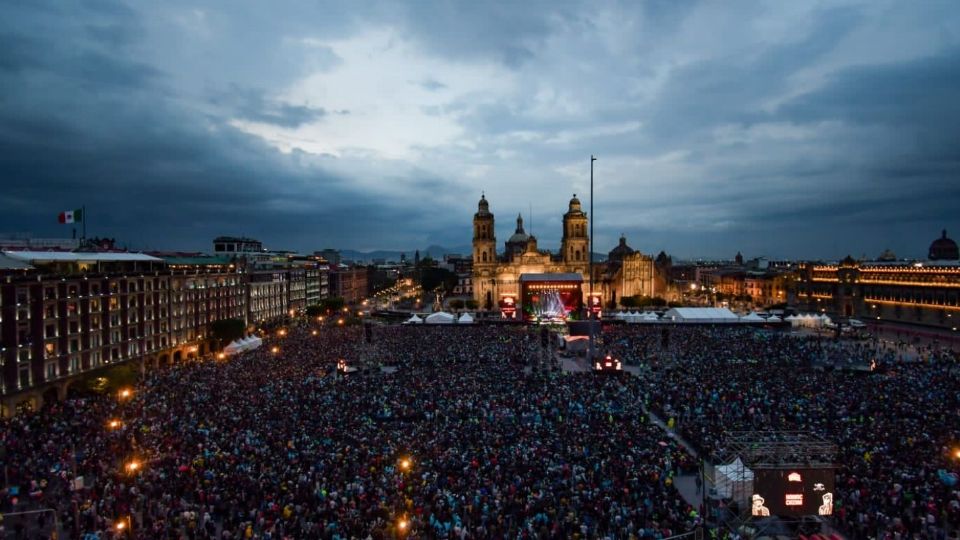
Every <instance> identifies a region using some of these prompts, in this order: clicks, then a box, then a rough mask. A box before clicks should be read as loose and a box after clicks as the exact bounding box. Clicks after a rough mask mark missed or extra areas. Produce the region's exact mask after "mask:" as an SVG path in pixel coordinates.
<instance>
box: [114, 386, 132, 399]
mask: <svg viewBox="0 0 960 540" xmlns="http://www.w3.org/2000/svg"><path fill="white" fill-rule="evenodd" d="M117 395H118V396H119V397H120V399H122V400H123V399H129V398H130V396H132V395H133V390H130V389H129V388H123V389H121V390H120V391H119V392H118V393H117Z"/></svg>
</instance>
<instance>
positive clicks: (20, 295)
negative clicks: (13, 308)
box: [17, 289, 30, 304]
mask: <svg viewBox="0 0 960 540" xmlns="http://www.w3.org/2000/svg"><path fill="white" fill-rule="evenodd" d="M29 301H30V291H29V290H28V289H17V303H18V304H26V303H27V302H29Z"/></svg>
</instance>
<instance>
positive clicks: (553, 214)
mask: <svg viewBox="0 0 960 540" xmlns="http://www.w3.org/2000/svg"><path fill="white" fill-rule="evenodd" d="M788 8H798V11H799V12H800V13H793V12H791V13H783V14H781V13H780V11H786V10H787V9H788ZM956 11H957V10H956V8H955V6H951V5H950V4H942V5H941V4H937V5H933V4H915V5H911V6H907V7H901V5H898V4H896V3H893V4H883V3H882V2H878V3H869V4H866V5H862V4H861V5H854V6H853V7H847V6H841V7H835V8H834V7H829V6H828V8H827V9H819V8H816V9H814V8H811V7H805V6H803V5H799V6H798V5H796V4H789V5H788V4H778V3H773V4H762V3H749V4H745V3H744V4H740V3H737V2H728V3H723V4H712V3H699V2H672V1H669V2H643V3H637V2H631V1H626V2H565V1H564V2H453V1H436V2H373V1H371V2H358V3H344V2H331V3H324V2H321V3H316V2H312V1H304V2H292V3H282V4H275V3H257V2H251V3H235V4H234V3H231V4H230V5H229V6H223V5H219V6H212V5H203V4H196V3H195V2H186V1H184V2H180V1H176V0H174V1H171V2H164V3H153V4H125V3H119V2H112V1H110V0H96V1H90V2H84V3H81V4H67V3H61V2H54V1H50V2H43V1H39V0H38V1H36V2H16V3H11V4H9V5H6V6H5V7H4V17H2V18H0V182H2V184H3V189H2V190H0V205H2V208H3V210H4V211H3V212H2V213H0V232H2V231H24V230H26V231H29V232H33V233H35V234H36V235H38V236H43V235H50V236H53V235H58V234H66V233H65V230H66V229H64V228H58V226H57V225H56V224H55V223H54V218H55V216H56V214H57V213H58V212H60V211H62V210H65V209H68V208H74V207H77V206H79V205H80V204H84V203H85V204H86V205H87V209H88V215H89V217H90V220H91V221H90V224H89V225H90V228H91V231H90V232H92V233H93V234H105V235H108V236H117V237H118V238H121V239H123V240H125V241H127V242H129V243H132V244H133V245H135V246H138V247H151V248H156V249H164V248H171V249H175V248H180V249H207V248H208V247H209V240H210V239H211V238H212V237H213V236H216V235H219V234H245V235H249V236H255V237H259V238H261V239H262V240H264V241H265V242H267V244H268V245H271V246H276V247H284V248H290V249H314V248H320V247H327V246H333V247H356V248H365V247H370V248H374V247H376V248H398V249H412V248H416V247H420V248H422V247H424V246H425V245H426V244H427V243H439V244H445V245H448V246H462V245H463V244H465V243H466V242H468V240H466V239H467V238H469V235H470V223H469V216H470V215H471V214H472V212H473V211H474V210H475V205H476V199H477V197H478V196H479V191H480V190H481V189H485V188H486V189H488V193H487V195H488V198H490V199H491V200H493V201H495V202H494V204H495V208H494V211H495V212H497V213H498V215H500V216H501V222H500V225H501V230H500V231H498V232H500V233H501V234H502V233H503V232H505V231H507V230H508V229H512V227H513V224H512V216H513V215H514V214H515V212H516V211H517V210H523V211H524V212H525V211H526V207H527V203H528V202H529V201H530V200H533V201H534V204H535V205H536V206H537V208H536V213H537V214H538V217H537V223H538V236H540V237H541V240H542V241H543V244H544V247H551V246H553V247H555V246H556V244H557V243H558V240H559V239H558V235H559V230H560V229H559V226H558V220H559V214H560V213H561V212H562V210H563V207H564V206H565V204H566V199H567V198H568V197H569V194H570V193H572V192H573V191H575V190H576V191H578V192H580V191H581V190H582V189H583V188H584V187H585V184H586V178H588V176H587V174H588V173H587V171H588V170H589V169H588V166H584V167H581V165H582V164H581V163H580V161H577V162H576V164H575V165H570V164H571V162H572V161H576V160H580V156H589V155H590V154H591V153H595V154H598V155H599V156H600V161H599V162H598V185H599V186H601V187H603V188H607V189H608V190H609V191H600V192H598V202H599V204H598V206H597V216H598V220H597V223H596V224H597V228H598V230H597V233H598V242H597V244H598V245H597V248H598V251H605V250H606V249H608V248H609V247H611V246H612V244H613V243H615V241H616V235H617V234H619V233H620V232H626V233H627V235H628V237H629V238H630V240H631V245H633V246H634V247H637V248H640V249H643V250H644V251H652V252H656V251H659V250H660V249H666V250H667V251H668V252H672V253H675V254H678V255H681V256H684V255H704V256H716V255H730V254H732V253H735V252H736V250H737V249H741V250H743V251H744V253H745V254H747V255H751V253H749V250H754V253H753V254H765V255H769V256H825V257H830V256H842V255H845V254H846V253H848V252H849V253H854V254H859V253H861V252H867V253H869V254H875V253H878V252H879V251H880V250H882V249H884V248H886V247H892V248H894V249H895V251H897V252H898V253H900V254H901V255H921V254H922V252H923V250H924V249H925V247H926V244H927V243H928V237H929V238H932V237H933V236H936V235H937V233H938V231H939V230H940V228H942V227H944V226H946V227H947V228H948V229H951V230H952V229H954V228H957V229H960V226H956V225H955V224H957V219H956V218H955V208H956V207H957V205H958V204H960V188H958V182H960V156H958V146H957V141H958V140H960V132H958V131H960V128H958V126H960V104H958V103H960V100H958V99H957V98H956V96H958V95H960V77H958V76H957V73H960V52H958V49H957V43H956V41H957V39H956V37H955V36H956V33H955V31H953V30H951V28H953V27H955V26H956V25H954V24H952V22H953V21H955V20H956V18H957V17H956ZM918 28H919V29H921V30H922V31H917V29H918ZM754 33H756V34H757V35H758V36H760V35H761V34H762V37H754V36H753V34H754ZM384 35H386V36H387V37H386V38H382V36H384ZM370 36H374V37H372V38H371V37H370ZM377 36H381V38H382V39H383V41H382V43H381V42H376V41H375V39H381V38H378V37H377ZM363 39H371V40H374V42H375V43H376V44H377V46H379V47H381V48H380V49H378V48H376V47H375V46H371V47H366V48H365V44H364V43H363V42H362V41H363ZM351 40H355V41H351ZM345 41H346V42H349V43H348V44H347V45H344V44H343V43H344V42H345ZM888 41H892V42H895V43H897V44H898V47H897V51H895V52H899V51H900V50H901V49H902V50H907V49H909V50H911V51H913V52H911V53H910V54H904V55H902V56H898V57H896V58H886V57H885V56H884V55H871V54H869V50H870V49H871V46H878V47H879V46H881V45H883V44H884V43H886V42H888ZM398 43H400V44H401V45H397V44H398ZM408 43H412V44H415V45H416V46H415V47H414V46H409V47H408V46H407V44H408ZM851 43H852V45H851ZM395 46H396V47H397V48H399V49H401V50H402V51H403V54H408V55H409V56H403V55H399V56H397V57H396V58H400V59H401V60H399V61H405V62H408V64H406V65H384V64H377V63H375V62H374V63H372V64H371V65H372V66H373V67H372V68H370V69H379V70H384V71H388V70H391V69H396V70H397V71H398V72H399V75H397V78H396V79H394V82H395V84H394V85H393V86H391V87H388V88H381V87H378V86H377V85H378V84H381V83H380V82H379V81H378V80H377V79H375V78H374V77H369V78H368V76H370V75H371V73H369V72H367V73H359V74H358V73H356V71H363V70H356V69H354V72H353V73H352V74H351V75H350V76H349V77H347V78H346V79H343V80H346V81H347V82H346V83H343V82H341V79H337V78H336V77H334V76H332V75H331V74H336V73H338V70H344V71H350V69H348V68H352V67H353V66H351V65H347V62H348V60H345V59H346V58H351V59H352V60H349V61H352V62H357V61H358V58H361V59H363V58H366V57H364V56H363V55H359V54H358V53H357V50H362V51H364V52H365V54H366V55H367V56H376V55H377V54H379V53H380V52H382V51H385V50H390V49H392V48H394V47H395ZM338 47H339V48H338ZM351 47H353V49H351ZM369 51H374V52H369ZM865 51H866V52H865ZM351 54H352V56H351ZM384 54H385V53H384ZM341 55H342V56H341ZM375 59H376V58H374V60H375ZM421 66H430V69H420V70H417V69H416V68H418V67H421ZM437 66H439V67H437ZM444 66H446V69H444ZM491 66H493V67H491ZM475 71H476V72H482V73H493V74H495V75H493V76H491V77H490V78H491V80H490V81H485V82H488V83H490V88H487V87H484V86H482V85H481V86H479V87H476V86H471V85H472V84H476V83H475V82H474V81H471V80H469V79H470V75H471V74H472V73H474V72H475ZM327 75H331V76H330V77H327V78H324V77H323V76H327ZM310 77H317V78H318V79H319V80H322V84H321V83H315V84H314V85H313V86H307V87H308V88H309V90H308V91H301V92H295V91H292V90H296V89H301V90H302V88H300V86H298V85H300V83H302V82H303V81H304V80H305V79H308V78H310ZM498 78H499V79H500V80H493V79H498ZM465 80H466V82H464V81H465ZM501 82H503V84H500V85H497V84H493V83H501ZM338 84H349V85H350V86H349V87H347V88H345V89H344V88H339V87H338V86H337V85H338ZM464 85H466V88H467V89H466V90H463V89H462V87H463V86H464ZM337 90H340V92H339V94H340V95H344V94H345V95H347V96H348V97H349V95H350V94H352V93H357V94H364V95H365V96H366V97H367V101H365V102H361V105H367V106H368V107H364V106H358V107H353V106H352V105H353V103H352V102H351V103H347V104H346V105H344V103H342V102H341V103H334V102H332V101H330V100H328V98H329V97H330V96H331V95H334V94H338V92H336V91H337ZM407 91H409V92H412V93H416V94H418V95H426V96H427V98H424V99H423V101H422V102H417V103H414V104H413V105H414V106H416V105H419V107H414V106H412V107H411V110H414V109H415V110H416V111H418V112H420V113H423V114H424V115H425V116H427V117H429V118H430V119H431V120H436V121H437V123H436V124H433V123H430V122H424V123H421V124H418V123H416V121H417V118H415V115H414V114H413V113H405V114H403V115H398V116H395V117H391V118H392V119H391V120H390V121H383V120H379V119H380V115H385V114H386V113H389V112H392V110H393V108H394V106H395V105H397V102H398V101H399V100H400V98H401V97H405V96H403V95H402V94H403V93H404V92H407ZM367 94H370V95H367ZM291 96H300V97H298V98H294V97H291ZM446 96H452V97H450V98H449V99H446ZM410 99H412V98H410ZM348 121H350V122H352V123H350V122H348ZM378 121H379V123H378ZM337 122H341V123H339V124H338V123H337ZM443 122H448V123H447V124H444V123H443ZM245 124H254V125H256V126H255V127H256V128H257V129H249V130H248V131H246V132H244V131H241V129H243V128H242V127H239V126H244V125H245ZM344 125H346V126H350V127H351V129H358V130H366V131H362V133H364V134H370V135H371V138H376V136H377V135H379V134H381V133H389V134H391V135H392V134H395V133H399V134H402V135H403V137H404V138H403V140H402V141H400V142H397V141H396V140H394V139H393V138H389V137H388V138H387V140H386V141H377V142H379V143H380V144H381V145H382V146H381V147H377V146H376V143H375V142H371V143H370V145H369V146H365V143H366V141H364V140H360V142H359V143H357V142H355V141H351V143H350V144H351V145H352V146H349V147H346V148H344V147H342V146H338V144H337V138H338V136H342V135H345V134H346V135H350V134H353V133H355V132H352V131H351V132H345V131H343V130H345V129H346V128H342V126H344ZM260 128H263V129H260ZM310 128H314V131H310ZM327 128H329V131H324V129H327ZM338 128H340V129H342V130H341V131H338V130H337V129H338ZM258 129H259V131H258ZM421 130H422V131H421ZM301 133H306V134H305V135H302V136H303V138H304V140H297V137H298V136H301V135H300V134H301ZM421 133H423V137H422V138H420V135H421ZM436 133H440V134H446V135H443V136H440V135H436ZM431 135H433V138H431V137H430V136H431ZM444 137H446V138H444ZM354 139H357V137H354ZM424 141H431V142H429V143H427V142H424ZM437 141H439V142H437ZM288 142H289V143H290V144H287V145H285V144H281V143H288ZM278 147H279V148H282V149H283V151H280V150H278ZM383 148H387V151H384V150H383ZM310 152H312V153H310ZM398 155H399V156H400V157H397V156H398ZM583 163H586V161H585V158H584V160H583ZM563 168H567V169H574V172H573V173H570V172H569V171H566V172H565V171H562V170H561V169H563ZM564 174H566V176H564ZM494 190H495V191H494ZM611 191H615V193H612V192H611ZM467 194H468V195H467ZM464 197H466V198H465V199H464ZM461 199H462V200H461ZM508 216H509V217H508Z"/></svg>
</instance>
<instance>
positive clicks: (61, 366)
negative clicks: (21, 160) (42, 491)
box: [0, 251, 246, 416]
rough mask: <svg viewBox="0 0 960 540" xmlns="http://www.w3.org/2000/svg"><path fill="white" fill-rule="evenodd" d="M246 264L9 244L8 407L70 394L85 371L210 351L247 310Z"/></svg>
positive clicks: (0, 301) (3, 293)
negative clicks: (216, 336)
mask: <svg viewBox="0 0 960 540" xmlns="http://www.w3.org/2000/svg"><path fill="white" fill-rule="evenodd" d="M245 291H246V280H245V275H244V273H243V270H242V269H239V268H237V267H236V266H234V265H233V264H232V263H231V262H230V261H229V260H227V259H225V258H217V257H193V258H189V259H188V258H184V257H167V258H161V257H155V256H151V255H147V254H143V253H124V252H109V253H82V252H38V251H8V252H5V253H4V255H3V256H2V257H0V414H2V415H3V416H6V415H9V414H11V413H12V412H13V411H14V410H15V408H16V406H18V405H24V406H27V407H34V408H36V407H38V406H40V405H41V404H42V403H43V402H44V401H47V400H51V399H53V400H56V399H63V398H64V397H65V396H66V394H67V389H68V387H69V386H70V385H71V384H72V383H73V382H74V381H75V380H77V378H78V377H79V376H80V375H82V374H85V373H89V372H91V371H95V370H98V369H102V368H105V367H107V366H111V365H114V364H117V363H123V362H130V361H135V362H139V363H140V366H141V368H142V369H147V368H148V367H149V368H154V367H156V366H158V365H160V364H166V363H171V362H177V361H180V360H183V359H186V358H189V357H194V356H200V355H203V354H207V353H210V352H212V350H213V347H214V344H213V343H212V342H211V340H210V335H209V324H210V323H211V322H214V321H216V320H221V319H227V318H239V319H243V318H244V316H245V314H246V294H245Z"/></svg>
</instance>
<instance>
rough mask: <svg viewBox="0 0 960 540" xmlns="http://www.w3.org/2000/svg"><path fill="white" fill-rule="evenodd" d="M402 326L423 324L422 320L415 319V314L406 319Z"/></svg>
mask: <svg viewBox="0 0 960 540" xmlns="http://www.w3.org/2000/svg"><path fill="white" fill-rule="evenodd" d="M403 324H423V319H421V318H420V317H417V315H416V313H414V314H413V316H412V317H410V318H409V319H407V322H405V323H403Z"/></svg>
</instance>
